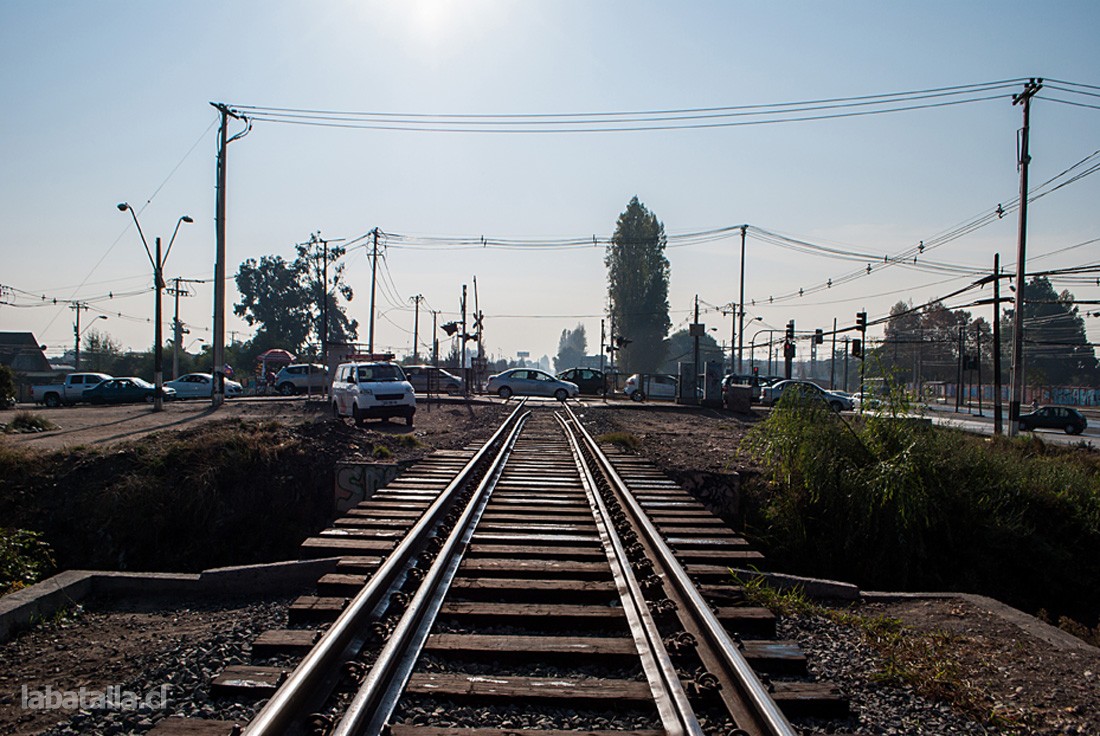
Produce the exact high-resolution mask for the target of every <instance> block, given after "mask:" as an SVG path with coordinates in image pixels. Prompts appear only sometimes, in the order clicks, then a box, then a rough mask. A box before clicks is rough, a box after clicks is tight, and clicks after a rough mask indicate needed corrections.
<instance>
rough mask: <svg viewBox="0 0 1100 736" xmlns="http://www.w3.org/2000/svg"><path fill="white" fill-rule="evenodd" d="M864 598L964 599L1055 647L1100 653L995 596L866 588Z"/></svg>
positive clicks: (873, 600) (880, 600) (874, 600)
mask: <svg viewBox="0 0 1100 736" xmlns="http://www.w3.org/2000/svg"><path fill="white" fill-rule="evenodd" d="M861 598H862V600H864V601H867V602H868V603H894V602H897V601H920V600H963V601H966V602H967V603H969V604H970V605H972V606H974V607H975V608H977V609H979V610H982V611H984V612H985V613H988V614H990V615H992V616H996V617H997V618H999V619H1001V620H1002V621H1005V622H1006V623H1010V624H1012V625H1014V626H1016V627H1017V628H1018V629H1020V630H1021V631H1023V632H1024V633H1025V634H1027V635H1028V636H1031V637H1033V638H1035V639H1039V640H1041V641H1044V642H1046V643H1047V644H1049V645H1051V646H1052V647H1054V648H1055V649H1060V650H1062V651H1070V652H1080V653H1082V654H1090V655H1093V656H1096V655H1100V648H1097V647H1094V646H1092V645H1091V644H1088V643H1087V642H1084V641H1082V640H1081V639H1078V638H1077V637H1076V636H1074V635H1073V634H1070V633H1068V632H1066V631H1062V630H1061V629H1059V628H1058V627H1057V626H1052V625H1051V624H1048V623H1045V622H1043V621H1040V620H1039V619H1037V618H1035V617H1034V616H1032V615H1031V614H1029V613H1024V612H1023V611H1021V610H1019V609H1018V608H1013V607H1012V606H1010V605H1007V604H1005V603H1001V602H1000V601H999V600H997V599H995V598H989V597H987V596H984V595H977V594H974V593H891V592H882V591H864V592H863V593H862V595H861Z"/></svg>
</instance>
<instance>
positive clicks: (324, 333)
mask: <svg viewBox="0 0 1100 736" xmlns="http://www.w3.org/2000/svg"><path fill="white" fill-rule="evenodd" d="M319 235H320V233H317V235H314V236H311V237H310V239H311V240H313V239H314V238H317V239H318V240H320V238H319V237H318V236H319ZM320 242H321V249H322V254H321V263H322V266H321V362H322V363H324V364H325V365H328V241H327V240H321V241H320ZM311 370H312V369H311Z"/></svg>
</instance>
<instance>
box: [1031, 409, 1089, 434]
mask: <svg viewBox="0 0 1100 736" xmlns="http://www.w3.org/2000/svg"><path fill="white" fill-rule="evenodd" d="M1019 426H1020V429H1022V430H1024V431H1031V430H1036V429H1061V430H1063V431H1064V432H1065V433H1066V434H1081V433H1082V432H1084V431H1085V427H1087V426H1089V423H1088V420H1087V419H1085V415H1084V414H1082V413H1081V412H1079V411H1077V410H1076V409H1071V408H1069V407H1068V406H1041V407H1039V408H1038V409H1036V410H1035V411H1033V412H1030V413H1028V414H1021V415H1020V425H1019Z"/></svg>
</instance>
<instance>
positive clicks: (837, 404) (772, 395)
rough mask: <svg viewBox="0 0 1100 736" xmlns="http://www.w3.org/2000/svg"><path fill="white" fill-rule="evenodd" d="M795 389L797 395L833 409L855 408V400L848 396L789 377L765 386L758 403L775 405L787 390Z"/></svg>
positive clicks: (847, 409) (811, 382)
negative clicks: (818, 401)
mask: <svg viewBox="0 0 1100 736" xmlns="http://www.w3.org/2000/svg"><path fill="white" fill-rule="evenodd" d="M790 391H795V392H797V394H798V395H800V396H803V397H807V398H810V399H820V400H822V401H824V402H825V403H826V404H828V405H829V407H830V408H831V409H832V410H833V411H851V410H852V409H853V408H855V402H853V401H852V399H851V397H850V396H842V395H841V394H838V393H835V392H833V391H826V390H825V389H823V388H821V387H820V386H818V385H817V384H816V383H814V382H813V381H803V380H799V379H791V380H789V381H779V382H778V383H774V384H772V385H771V386H765V387H764V388H763V389H762V390H761V392H760V403H761V404H763V405H764V406H775V405H776V404H777V403H779V400H780V399H781V398H782V397H783V396H784V395H785V394H787V393H788V392H790Z"/></svg>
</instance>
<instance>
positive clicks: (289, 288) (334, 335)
mask: <svg viewBox="0 0 1100 736" xmlns="http://www.w3.org/2000/svg"><path fill="white" fill-rule="evenodd" d="M296 250H297V256H296V258H295V259H294V261H293V262H289V263H288V262H287V261H286V260H285V259H284V258H282V257H281V256H261V258H260V260H259V262H257V261H256V260H255V259H252V258H250V259H248V260H246V261H245V262H244V263H242V264H241V266H240V268H239V269H238V271H237V276H236V281H237V290H238V291H239V292H240V294H241V301H240V302H238V303H237V304H235V305H234V306H233V313H234V314H236V315H237V316H238V317H243V318H244V320H245V321H246V322H248V324H249V325H259V327H258V328H257V330H256V335H255V337H253V339H252V341H251V346H250V347H251V350H252V351H255V353H257V354H258V353H260V352H263V351H264V350H266V349H268V348H273V347H281V348H286V349H287V350H290V351H291V352H295V353H297V352H301V351H302V349H303V348H304V347H305V346H306V344H307V343H308V342H310V338H311V337H312V338H314V342H316V343H320V342H321V339H320V338H321V332H322V325H321V304H322V303H324V302H327V307H328V310H327V311H328V323H329V333H328V336H329V340H331V341H334V342H352V341H354V340H355V339H356V338H357V336H358V335H357V332H358V329H359V324H358V323H357V322H356V321H355V320H351V319H348V316H347V313H346V312H345V310H344V308H343V307H342V306H341V305H340V303H339V299H340V297H343V299H345V300H347V301H351V299H352V298H353V296H354V294H353V292H352V289H351V287H350V286H349V285H348V284H346V283H344V280H343V272H344V264H343V263H340V262H339V261H340V258H342V257H343V256H344V254H345V252H346V251H345V249H344V248H342V247H339V246H329V247H328V253H327V260H328V268H327V271H328V277H327V280H326V279H325V276H324V274H325V259H326V254H325V245H324V243H323V242H322V241H321V239H320V237H319V236H318V235H317V234H313V235H311V236H310V239H309V242H307V243H303V244H300V245H298V246H296Z"/></svg>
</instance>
